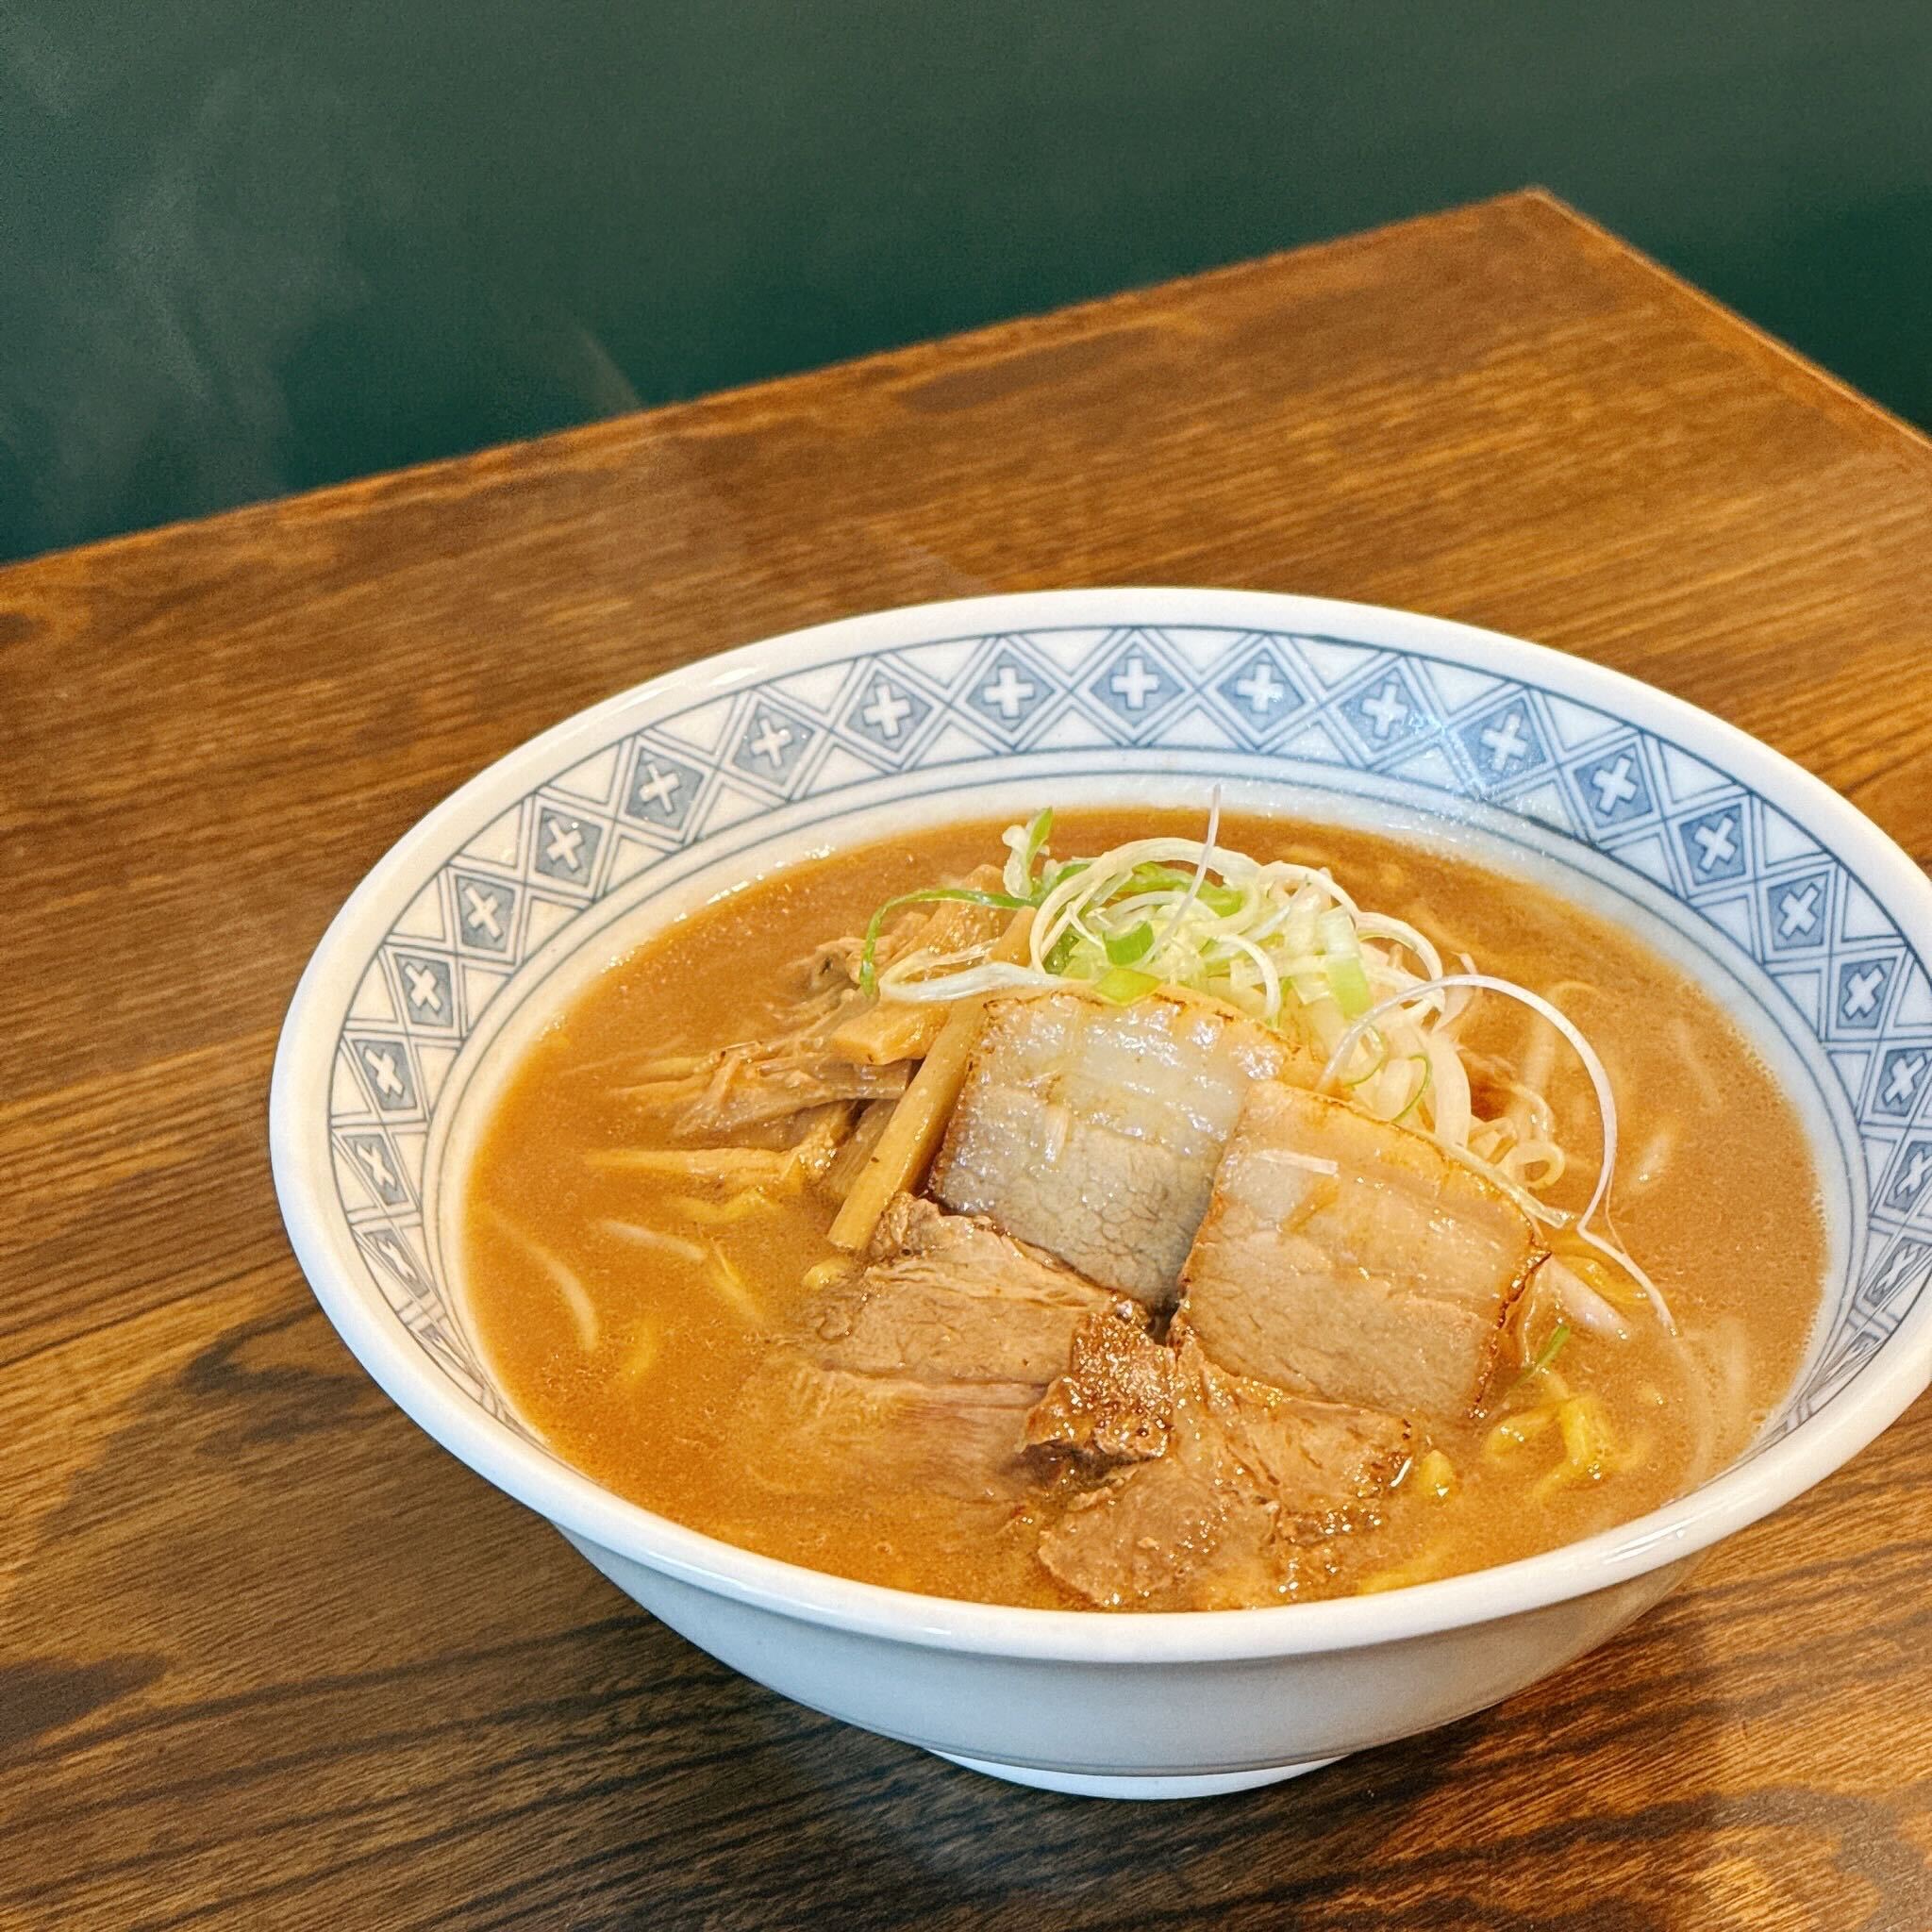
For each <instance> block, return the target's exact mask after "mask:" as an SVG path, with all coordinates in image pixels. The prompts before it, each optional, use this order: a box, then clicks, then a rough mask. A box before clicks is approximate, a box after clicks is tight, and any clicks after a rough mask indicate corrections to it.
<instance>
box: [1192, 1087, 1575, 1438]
mask: <svg viewBox="0 0 1932 1932" xmlns="http://www.w3.org/2000/svg"><path fill="white" fill-rule="evenodd" d="M1541 1259H1542V1250H1541V1247H1540V1246H1539V1244H1538V1241H1537V1238H1536V1230H1535V1228H1534V1227H1533V1226H1532V1225H1531V1224H1530V1221H1529V1218H1528V1217H1527V1216H1526V1215H1525V1214H1524V1212H1523V1210H1522V1209H1521V1208H1518V1207H1517V1206H1516V1204H1515V1203H1514V1202H1513V1201H1511V1200H1510V1199H1509V1197H1508V1195H1507V1194H1506V1193H1504V1192H1503V1191H1502V1190H1501V1189H1500V1188H1497V1187H1495V1186H1493V1185H1492V1184H1491V1182H1489V1181H1487V1180H1485V1179H1483V1178H1482V1176H1481V1175H1480V1174H1474V1173H1473V1172H1472V1171H1471V1170H1470V1169H1468V1168H1467V1167H1464V1166H1463V1165H1462V1164H1461V1163H1460V1162H1458V1161H1456V1160H1453V1159H1451V1158H1450V1157H1449V1156H1448V1155H1446V1154H1444V1153H1443V1152H1442V1150H1441V1148H1440V1147H1438V1146H1437V1145H1436V1144H1435V1142H1434V1141H1429V1140H1427V1139H1426V1138H1424V1136H1423V1135H1421V1134H1418V1133H1414V1132H1412V1131H1411V1130H1410V1129H1408V1128H1407V1127H1400V1126H1395V1125H1392V1124H1390V1123H1388V1122H1385V1121H1378V1120H1375V1119H1374V1118H1372V1117H1371V1116H1370V1115H1368V1114H1365V1113H1362V1112H1360V1111H1358V1110H1357V1108H1352V1107H1350V1106H1348V1105H1347V1104H1346V1103H1345V1102H1343V1101H1340V1100H1331V1099H1327V1098H1324V1096H1322V1095H1320V1094H1316V1093H1312V1092H1310V1091H1307V1089H1305V1088H1299V1087H1290V1086H1286V1085H1283V1084H1282V1083H1280V1082H1278V1081H1266V1082H1261V1083H1257V1085H1255V1086H1254V1087H1253V1088H1251V1089H1250V1090H1249V1091H1248V1094H1247V1097H1246V1103H1245V1105H1244V1106H1243V1108H1242V1109H1241V1119H1240V1121H1239V1123H1238V1124H1236V1126H1235V1129H1234V1132H1233V1134H1232V1135H1231V1136H1230V1137H1229V1140H1228V1142H1227V1149H1226V1152H1225V1153H1224V1155H1223V1156H1222V1158H1221V1166H1220V1170H1219V1172H1218V1173H1217V1174H1216V1175H1215V1179H1214V1190H1213V1199H1212V1202H1211V1205H1210V1206H1209V1208H1208V1213H1207V1217H1206V1219H1205V1220H1204V1221H1203V1222H1202V1224H1201V1229H1200V1232H1199V1234H1198V1235H1197V1236H1196V1237H1195V1240H1194V1246H1193V1252H1192V1253H1191V1255H1190V1256H1189V1257H1188V1261H1187V1266H1186V1269H1185V1271H1184V1274H1183V1285H1184V1289H1185V1295H1186V1299H1185V1301H1184V1303H1183V1309H1184V1312H1185V1315H1186V1319H1187V1322H1188V1324H1189V1325H1190V1327H1191V1329H1192V1331H1193V1333H1194V1334H1195V1335H1196V1336H1198V1337H1199V1339H1200V1341H1201V1345H1202V1346H1203V1347H1204V1348H1205V1349H1206V1350H1207V1351H1208V1354H1209V1355H1211V1356H1212V1357H1214V1359H1215V1360H1216V1361H1217V1362H1219V1363H1221V1364H1222V1365H1223V1366H1224V1367H1225V1368H1228V1369H1231V1370H1234V1371H1236V1372H1237V1373H1239V1374H1243V1375H1252V1376H1255V1377H1257V1378H1258V1379H1260V1380H1262V1381H1265V1382H1272V1383H1274V1384H1276V1385H1278V1386H1279V1387H1281V1388H1284V1389H1289V1390H1292V1391H1297V1392H1300V1393H1303V1394H1307V1395H1318V1396H1322V1397H1324V1398H1325V1399H1327V1400H1329V1401H1333V1402H1347V1403H1359V1404H1361V1405H1363V1406H1365V1407H1370V1408H1382V1409H1399V1410H1403V1411H1405V1412H1407V1413H1410V1414H1415V1413H1426V1414H1434V1415H1443V1416H1456V1415H1466V1414H1468V1413H1469V1412H1470V1411H1471V1410H1472V1409H1473V1408H1474V1407H1475V1406H1476V1404H1477V1402H1478V1401H1479V1400H1480V1398H1481V1395H1482V1391H1483V1386H1484V1384H1485V1382H1486V1381H1487V1379H1488V1377H1489V1374H1490V1371H1491V1366H1492V1364H1493V1361H1494V1358H1495V1355H1496V1350H1497V1345H1498V1343H1499V1341H1501V1338H1502V1332H1503V1325H1504V1323H1505V1322H1506V1320H1507V1317H1508V1314H1509V1310H1510V1307H1512V1305H1513V1304H1514V1302H1515V1300H1516V1297H1517V1295H1518V1293H1519V1292H1520V1291H1522V1288H1523V1285H1524V1282H1525V1280H1526V1279H1527V1278H1528V1275H1529V1273H1530V1271H1531V1270H1532V1269H1533V1268H1534V1267H1535V1266H1536V1264H1537V1263H1538V1262H1539V1261H1540V1260H1541Z"/></svg>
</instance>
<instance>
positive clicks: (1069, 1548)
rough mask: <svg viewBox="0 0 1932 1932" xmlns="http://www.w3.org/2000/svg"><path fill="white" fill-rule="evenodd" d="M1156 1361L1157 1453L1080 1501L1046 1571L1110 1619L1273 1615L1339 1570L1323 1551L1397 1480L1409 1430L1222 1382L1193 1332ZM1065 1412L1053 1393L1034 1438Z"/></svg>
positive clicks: (1237, 1381) (1052, 1540) (1063, 1396)
mask: <svg viewBox="0 0 1932 1932" xmlns="http://www.w3.org/2000/svg"><path fill="white" fill-rule="evenodd" d="M1151 1346H1152V1344H1150V1347H1151ZM1159 1353H1161V1354H1163V1355H1166V1356H1168V1357H1170V1363H1171V1366H1170V1368H1169V1372H1168V1393H1169V1402H1168V1407H1167V1411H1166V1415H1165V1418H1164V1420H1165V1424H1166V1432H1165V1438H1164V1441H1163V1444H1162V1447H1161V1448H1160V1449H1159V1450H1158V1452H1156V1453H1153V1454H1144V1453H1143V1454H1141V1456H1140V1459H1137V1460H1133V1461H1130V1462H1126V1463H1124V1464H1123V1465H1122V1466H1120V1467H1117V1468H1115V1469H1114V1470H1113V1471H1111V1473H1110V1474H1108V1476H1107V1477H1106V1478H1105V1479H1104V1480H1103V1481H1102V1482H1101V1483H1100V1484H1099V1485H1098V1486H1097V1487H1095V1488H1093V1489H1091V1490H1086V1491H1080V1492H1078V1493H1076V1494H1075V1495H1074V1496H1073V1497H1072V1498H1071V1499H1070V1500H1069V1502H1068V1503H1067V1505H1066V1507H1065V1508H1064V1509H1063V1510H1062V1512H1061V1513H1060V1515H1059V1516H1058V1519H1057V1520H1056V1521H1054V1522H1052V1523H1050V1524H1047V1526H1046V1527H1045V1528H1044V1529H1043V1530H1042V1531H1041V1539H1040V1560H1041V1562H1042V1563H1043V1564H1044V1565H1045V1566H1046V1568H1047V1570H1048V1571H1049V1572H1050V1573H1051V1574H1053V1575H1054V1576H1056V1577H1057V1578H1058V1580H1059V1581H1060V1582H1061V1583H1062V1584H1064V1585H1065V1586H1066V1587H1067V1588H1068V1589H1069V1590H1071V1591H1074V1592H1075V1593H1076V1594H1077V1595H1080V1596H1083V1597H1085V1598H1086V1599H1087V1600H1088V1601H1089V1602H1090V1603H1092V1604H1096V1605H1098V1606H1100V1607H1103V1608H1109V1609H1120V1608H1136V1609H1230V1608H1238V1607H1246V1606H1254V1605H1259V1604H1266V1603H1274V1602H1278V1601H1280V1600H1282V1599H1283V1598H1284V1597H1287V1596H1291V1595H1292V1594H1293V1591H1294V1588H1295V1585H1296V1583H1297V1581H1298V1580H1299V1579H1300V1578H1302V1577H1303V1576H1305V1575H1308V1574H1315V1573H1319V1572H1321V1571H1324V1570H1332V1568H1333V1567H1334V1557H1333V1556H1332V1554H1331V1553H1330V1552H1329V1551H1328V1549H1327V1547H1326V1545H1327V1540H1328V1539H1330V1538H1332V1537H1335V1536H1337V1535H1338V1534H1339V1533H1340V1532H1341V1531H1343V1530H1345V1529H1347V1528H1349V1527H1351V1526H1352V1525H1353V1524H1354V1522H1355V1521H1356V1519H1357V1517H1358V1516H1359V1515H1360V1514H1361V1513H1362V1512H1363V1511H1364V1510H1365V1509H1366V1508H1367V1507H1370V1506H1371V1504H1372V1502H1373V1499H1374V1496H1375V1495H1376V1494H1377V1493H1378V1492H1379V1491H1381V1490H1382V1489H1383V1488H1384V1487H1385V1486H1386V1485H1387V1484H1388V1483H1389V1482H1391V1480H1392V1479H1393V1478H1394V1476H1395V1475H1396V1474H1397V1473H1398V1472H1399V1471H1400V1470H1401V1468H1402V1466H1403V1464H1404V1462H1405V1461H1406V1460H1407V1455H1408V1446H1409V1427H1408V1424H1407V1423H1406V1422H1404V1421H1403V1420H1402V1418H1401V1417H1399V1416H1393V1415H1385V1414H1379V1413H1376V1412H1374V1411H1373V1410H1368V1409H1360V1408H1355V1407H1349V1406H1346V1405H1343V1404H1338V1403H1325V1402H1311V1401H1309V1400H1307V1398H1305V1397H1299V1396H1294V1395H1290V1394H1287V1393H1285V1392H1284V1391H1281V1390H1279V1389H1272V1388H1269V1387H1267V1386H1265V1385H1263V1384H1261V1383H1257V1382H1254V1381H1251V1380H1249V1379H1247V1378H1246V1377H1243V1376H1240V1375H1230V1374H1225V1373H1224V1372H1223V1371H1221V1370H1219V1369H1217V1368H1216V1367H1215V1366H1214V1364H1213V1363H1212V1362H1210V1361H1209V1360H1208V1357H1206V1355H1204V1354H1203V1353H1202V1350H1201V1347H1200V1344H1199V1343H1198V1342H1197V1341H1195V1340H1194V1339H1193V1337H1192V1336H1191V1335H1190V1334H1188V1333H1187V1332H1186V1330H1185V1327H1183V1330H1182V1333H1181V1337H1180V1340H1179V1342H1178V1344H1177V1345H1176V1346H1173V1347H1170V1348H1167V1349H1162V1350H1160V1351H1159ZM1069 1406H1070V1403H1069V1391H1067V1389H1066V1388H1065V1387H1064V1386H1063V1383H1057V1384H1056V1385H1055V1387H1054V1389H1053V1390H1051V1391H1049V1392H1048V1395H1047V1398H1046V1400H1045V1402H1043V1403H1042V1404H1041V1407H1039V1408H1036V1409H1035V1411H1034V1413H1033V1416H1032V1418H1030V1419H1029V1422H1028V1433H1029V1436H1031V1437H1034V1438H1036V1439H1038V1438H1039V1437H1040V1436H1041V1431H1042V1429H1043V1428H1044V1427H1045V1426H1047V1424H1049V1423H1050V1420H1051V1417H1052V1415H1053V1414H1054V1413H1057V1412H1060V1411H1063V1410H1064V1409H1065V1408H1067V1407H1069ZM1099 1433H1100V1432H1099V1430H1098V1429H1096V1430H1095V1431H1094V1432H1093V1436H1092V1438H1091V1440H1092V1441H1097V1440H1098V1437H1099ZM1049 1440H1051V1439H1050V1438H1049ZM1142 1440H1143V1441H1144V1440H1145V1439H1142Z"/></svg>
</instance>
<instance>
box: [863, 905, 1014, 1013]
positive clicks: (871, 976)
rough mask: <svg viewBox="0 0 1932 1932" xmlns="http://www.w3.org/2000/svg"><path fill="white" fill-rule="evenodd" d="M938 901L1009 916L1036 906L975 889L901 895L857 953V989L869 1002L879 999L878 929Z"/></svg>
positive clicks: (877, 917) (877, 918) (880, 913)
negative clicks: (912, 908)
mask: <svg viewBox="0 0 1932 1932" xmlns="http://www.w3.org/2000/svg"><path fill="white" fill-rule="evenodd" d="M939 899H956V900H959V901H962V902H963V903H964V904H966V905H968V906H995V907H998V908H1001V909H1002V910H1003V911H1007V912H1024V910H1025V909H1026V908H1027V907H1028V906H1030V905H1031V904H1032V903H1033V902H1032V900H1030V899H1022V898H1020V897H1018V896H1017V895H1016V894H1014V893H1011V892H982V891H978V890H977V889H976V888H975V887H973V886H922V887H921V888H920V889H919V890H918V891H916V892H901V893H900V894H899V896H898V897H897V898H896V899H888V900H887V901H886V903H885V904H884V905H883V906H881V907H880V908H879V909H878V910H877V911H876V912H874V914H873V916H872V923H871V924H869V925H868V926H867V927H866V929H865V944H864V945H863V946H861V947H860V948H859V952H858V989H859V991H861V992H862V993H864V994H865V996H866V997H867V998H868V999H876V998H877V997H878V991H879V976H878V967H877V959H878V950H879V928H880V927H881V926H882V925H884V924H885V923H886V921H887V920H889V919H890V918H891V916H892V914H893V913H895V912H903V911H904V910H905V909H906V908H907V907H908V906H929V905H931V904H932V903H933V902H934V901H935V900H939Z"/></svg>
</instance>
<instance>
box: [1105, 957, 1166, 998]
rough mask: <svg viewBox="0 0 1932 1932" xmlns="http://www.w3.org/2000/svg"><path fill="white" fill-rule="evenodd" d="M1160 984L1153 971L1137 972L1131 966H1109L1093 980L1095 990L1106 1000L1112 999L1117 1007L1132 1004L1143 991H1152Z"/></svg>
mask: <svg viewBox="0 0 1932 1932" xmlns="http://www.w3.org/2000/svg"><path fill="white" fill-rule="evenodd" d="M1159 984H1160V979H1159V976H1158V974H1153V973H1140V972H1136V971H1135V969H1134V968H1133V967H1131V966H1109V967H1108V969H1107V971H1106V972H1105V973H1103V974H1101V975H1100V977H1099V978H1098V979H1096V980H1095V981H1094V982H1093V991H1095V992H1097V993H1098V994H1099V995H1100V997H1101V998H1102V999H1104V1000H1111V1001H1112V1002H1113V1003H1114V1005H1115V1006H1117V1007H1124V1006H1129V1005H1131V1004H1132V1003H1133V1002H1134V1001H1135V1000H1137V999H1139V998H1140V997H1141V994H1142V993H1150V992H1152V991H1154V989H1155V988H1156V987H1157V986H1158V985H1159Z"/></svg>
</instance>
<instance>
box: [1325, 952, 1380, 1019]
mask: <svg viewBox="0 0 1932 1932" xmlns="http://www.w3.org/2000/svg"><path fill="white" fill-rule="evenodd" d="M1322 974H1323V977H1324V978H1325V979H1326V980H1327V982H1328V991H1330V992H1331V993H1333V994H1334V995H1335V1004H1336V1005H1337V1006H1338V1007H1340V1008H1341V1014H1342V1018H1343V1019H1346V1020H1358V1019H1360V1018H1361V1016H1362V1015H1363V1014H1364V1013H1366V1012H1367V1011H1368V1010H1369V1008H1371V1007H1372V1006H1373V1005H1374V1000H1375V996H1374V992H1373V991H1370V988H1369V975H1368V972H1367V970H1366V969H1365V968H1364V967H1363V965H1362V958H1361V955H1360V954H1359V953H1357V954H1356V955H1355V956H1354V957H1353V958H1350V957H1348V956H1346V955H1343V954H1331V955H1330V956H1329V957H1328V958H1326V959H1325V960H1324V961H1323V965H1322Z"/></svg>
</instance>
